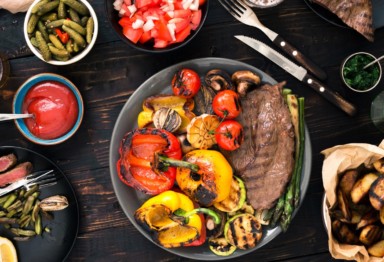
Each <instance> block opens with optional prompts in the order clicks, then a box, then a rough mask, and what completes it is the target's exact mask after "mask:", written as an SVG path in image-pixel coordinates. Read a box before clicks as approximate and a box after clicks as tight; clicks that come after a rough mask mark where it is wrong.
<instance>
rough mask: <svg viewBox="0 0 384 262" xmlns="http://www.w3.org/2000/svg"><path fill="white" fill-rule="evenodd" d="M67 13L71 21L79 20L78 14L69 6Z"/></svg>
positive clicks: (78, 21) (77, 21)
mask: <svg viewBox="0 0 384 262" xmlns="http://www.w3.org/2000/svg"><path fill="white" fill-rule="evenodd" d="M68 14H69V18H71V20H72V21H73V22H76V23H80V22H81V19H80V17H79V14H78V13H77V12H76V11H75V10H74V9H73V8H69V10H68Z"/></svg>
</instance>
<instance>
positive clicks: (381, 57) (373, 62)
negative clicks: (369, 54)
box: [363, 55, 384, 69]
mask: <svg viewBox="0 0 384 262" xmlns="http://www.w3.org/2000/svg"><path fill="white" fill-rule="evenodd" d="M383 58H384V55H382V56H380V57H379V58H376V59H375V60H373V61H372V62H370V63H369V64H367V65H366V66H364V67H363V69H366V68H368V67H370V66H371V65H373V64H375V63H377V62H379V61H380V60H381V59H383Z"/></svg>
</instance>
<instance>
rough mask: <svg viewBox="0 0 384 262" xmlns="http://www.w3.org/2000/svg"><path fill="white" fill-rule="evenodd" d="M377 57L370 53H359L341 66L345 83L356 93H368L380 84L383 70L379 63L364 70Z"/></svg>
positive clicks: (347, 59)
mask: <svg viewBox="0 0 384 262" xmlns="http://www.w3.org/2000/svg"><path fill="white" fill-rule="evenodd" d="M375 59H376V57H375V56H374V55H372V54H370V53H366V52H357V53H354V54H352V55H350V56H348V57H347V58H346V59H345V60H344V61H343V63H342V65H341V72H340V73H341V79H342V81H343V83H344V84H345V85H346V86H347V87H348V88H349V89H351V90H353V91H355V92H360V93H362V92H368V91H371V90H372V89H374V88H375V87H376V86H377V85H378V84H379V82H380V80H381V76H382V68H381V65H380V63H379V62H377V63H374V64H373V65H371V66H369V67H367V68H365V69H364V67H365V66H366V65H368V64H369V63H370V62H372V61H374V60H375Z"/></svg>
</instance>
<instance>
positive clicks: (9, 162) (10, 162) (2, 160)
mask: <svg viewBox="0 0 384 262" xmlns="http://www.w3.org/2000/svg"><path fill="white" fill-rule="evenodd" d="M16 162H17V158H16V156H15V154H8V155H5V156H1V157H0V173H2V172H5V171H7V170H8V169H10V168H11V167H13V166H14V165H16Z"/></svg>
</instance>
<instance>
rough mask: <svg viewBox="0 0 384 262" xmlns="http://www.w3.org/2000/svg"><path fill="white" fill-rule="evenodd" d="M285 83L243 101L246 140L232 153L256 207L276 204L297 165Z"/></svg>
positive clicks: (242, 115) (241, 120)
mask: <svg viewBox="0 0 384 262" xmlns="http://www.w3.org/2000/svg"><path fill="white" fill-rule="evenodd" d="M283 85H284V83H280V84H277V85H274V86H271V85H268V84H266V85H263V86H262V87H260V88H258V89H255V90H253V91H251V92H250V93H248V94H247V96H246V97H245V98H244V99H243V100H242V101H241V103H242V107H243V112H244V113H243V114H241V116H240V118H239V119H238V121H239V122H240V123H241V124H242V125H243V128H244V134H245V140H244V143H243V144H242V145H241V147H240V148H239V149H238V150H236V151H233V152H230V153H228V154H229V155H227V158H228V160H229V161H230V162H231V164H232V166H233V168H234V169H235V171H236V173H237V174H238V175H239V176H241V177H242V178H243V179H244V181H245V184H246V187H247V198H248V200H249V201H250V203H251V205H252V206H253V207H254V208H255V209H256V210H262V209H269V208H271V207H273V205H274V204H275V203H276V200H277V199H278V198H279V197H280V196H281V195H282V194H283V192H284V191H285V188H286V185H287V183H288V181H289V180H290V178H291V175H292V170H293V166H294V156H293V154H294V143H295V141H294V139H295V135H294V130H293V125H292V121H291V115H290V112H289V109H288V106H287V105H286V103H285V100H284V98H283V96H282V87H283Z"/></svg>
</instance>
